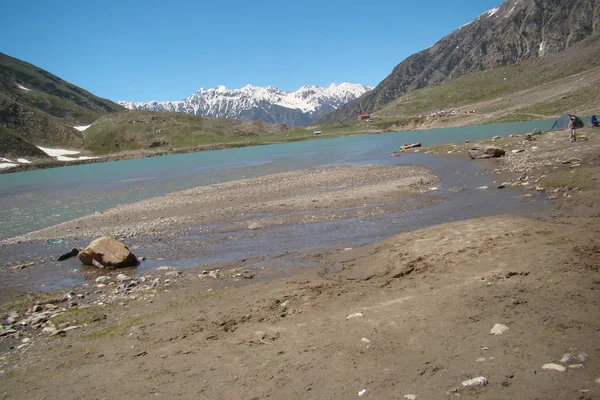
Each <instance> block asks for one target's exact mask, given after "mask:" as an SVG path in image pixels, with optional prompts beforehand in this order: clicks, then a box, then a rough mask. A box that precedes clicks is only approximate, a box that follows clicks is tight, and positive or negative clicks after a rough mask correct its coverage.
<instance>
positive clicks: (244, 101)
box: [119, 82, 372, 125]
mask: <svg viewBox="0 0 600 400" xmlns="http://www.w3.org/2000/svg"><path fill="white" fill-rule="evenodd" d="M370 89H372V88H370V87H368V86H365V85H361V84H355V83H348V82H343V83H341V84H339V85H338V84H335V83H332V84H330V85H329V86H327V87H320V86H314V85H307V86H302V87H300V88H299V89H298V90H296V91H294V92H285V91H283V90H281V89H279V88H277V87H275V86H267V87H261V86H253V85H251V84H248V85H246V86H243V87H241V88H239V89H228V88H226V87H225V86H223V85H220V86H217V87H216V88H214V89H205V88H200V89H199V90H198V91H197V92H196V93H194V94H192V95H190V96H188V97H187V98H186V99H184V100H181V101H164V102H127V101H119V104H121V105H123V106H125V107H127V108H129V109H131V110H151V111H165V112H185V113H189V114H195V115H201V116H209V117H224V118H238V119H246V120H254V119H262V120H265V121H267V122H274V123H285V124H288V125H308V124H310V123H312V122H314V121H315V120H316V119H317V118H319V117H320V116H322V115H324V114H325V113H328V112H330V111H333V110H335V109H337V108H338V107H340V106H341V105H343V104H345V103H347V102H348V101H350V100H353V99H356V98H358V97H359V96H360V95H362V94H363V93H365V92H367V91H368V90H370Z"/></svg>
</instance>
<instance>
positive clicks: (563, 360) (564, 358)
mask: <svg viewBox="0 0 600 400" xmlns="http://www.w3.org/2000/svg"><path fill="white" fill-rule="evenodd" d="M573 360H575V356H574V355H573V354H570V353H566V354H565V355H563V356H562V358H561V359H560V362H561V363H563V364H567V363H570V362H571V361H573Z"/></svg>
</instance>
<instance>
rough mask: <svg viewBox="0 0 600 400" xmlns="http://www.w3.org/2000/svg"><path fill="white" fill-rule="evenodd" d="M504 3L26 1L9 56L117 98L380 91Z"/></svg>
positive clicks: (8, 24) (11, 24) (11, 5)
mask: <svg viewBox="0 0 600 400" xmlns="http://www.w3.org/2000/svg"><path fill="white" fill-rule="evenodd" d="M501 3H502V1H501V0H445V1H443V0H406V1H402V0H395V1H393V0H369V1H356V0H321V1H317V0H305V1H302V2H298V1H285V0H283V1H282V0H280V1H275V0H269V1H260V0H259V1H256V2H251V1H247V0H246V1H240V0H221V1H219V0H216V1H211V2H206V1H198V0H196V1H188V0H179V1H177V2H170V1H165V0H160V1H159V0H144V1H141V0H119V1H115V0H103V1H99V0H89V1H88V0H85V1H84V0H54V1H51V0H19V1H10V2H5V3H4V4H3V5H2V12H1V13H0V51H1V52H3V53H6V54H8V55H10V56H13V57H16V58H19V59H21V60H24V61H27V62H30V63H32V64H35V65H37V66H39V67H41V68H44V69H46V70H48V71H50V72H52V73H53V74H55V75H58V76H59V77H61V78H63V79H65V80H67V81H69V82H72V83H74V84H76V85H78V86H81V87H83V88H84V89H87V90H89V91H91V92H92V93H94V94H96V95H99V96H102V97H106V98H109V99H111V100H132V101H149V100H180V99H183V98H184V97H187V96H188V95H189V94H191V93H193V92H194V91H196V90H197V89H198V88H200V87H205V88H211V87H216V86H218V85H225V86H227V87H229V88H237V87H241V86H244V85H246V84H252V85H257V86H267V85H273V86H277V87H279V88H281V89H284V90H288V91H291V90H296V89H297V88H298V87H300V86H301V85H307V84H313V85H320V86H325V85H329V84H330V83H332V82H336V83H340V82H344V81H347V82H355V83H363V84H366V85H373V86H374V85H377V84H378V83H379V82H380V81H381V80H383V79H384V78H385V77H386V76H387V75H388V74H389V73H390V72H391V71H392V69H393V68H394V67H395V66H396V65H397V64H398V63H400V62H401V61H402V60H404V59H405V58H406V57H408V56H410V55H411V54H413V53H416V52H418V51H420V50H423V49H425V48H427V47H429V46H430V45H432V44H433V43H435V42H436V41H437V40H439V39H441V38H442V37H443V36H445V35H447V34H449V33H450V32H452V31H453V30H455V29H456V28H458V27H459V26H461V25H463V24H465V23H467V22H470V21H472V20H473V19H475V18H476V17H477V16H478V15H479V14H481V13H483V12H485V11H487V10H489V9H492V8H494V7H497V6H498V5H500V4H501Z"/></svg>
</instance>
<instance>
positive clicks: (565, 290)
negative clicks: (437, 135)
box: [0, 130, 600, 399]
mask: <svg viewBox="0 0 600 400" xmlns="http://www.w3.org/2000/svg"><path fill="white" fill-rule="evenodd" d="M583 132H584V133H585V132H586V131H585V130H583ZM561 135H562V136H561ZM587 136H588V140H587V141H582V142H578V143H575V144H570V143H568V139H567V136H566V134H565V133H555V134H547V135H542V136H540V137H537V138H536V140H534V141H533V142H524V140H523V137H518V138H510V139H503V146H506V147H507V148H508V149H509V151H508V155H507V157H505V158H504V159H500V160H497V161H493V162H492V166H493V167H494V168H496V169H497V172H498V177H499V178H498V182H499V183H498V184H500V183H502V182H503V180H502V177H503V175H502V174H503V173H504V172H505V171H507V170H510V171H519V172H521V173H522V179H521V180H517V181H515V182H514V183H519V184H526V185H524V186H525V187H530V188H532V189H536V188H537V190H542V191H545V192H547V193H548V195H549V196H555V197H556V200H555V203H556V204H555V207H554V210H553V213H552V215H551V216H550V217H548V218H545V219H544V220H542V219H528V218H522V217H516V216H511V215H500V216H495V217H490V218H475V219H472V220H467V221H461V222H455V223H451V224H444V225H438V226H435V227H430V228H426V229H421V230H418V231H414V232H409V233H405V234H400V235H397V236H394V237H392V238H390V239H388V240H385V241H383V242H379V243H375V244H371V245H365V246H354V247H353V248H344V249H330V250H326V251H320V252H310V253H304V254H297V255H295V256H294V257H295V260H296V265H298V266H299V267H300V266H302V265H307V264H310V265H316V266H318V268H312V269H308V270H305V271H304V272H302V273H298V274H296V275H294V276H291V277H290V276H288V277H283V278H274V277H273V276H274V275H275V274H274V273H269V270H270V268H269V267H270V266H269V265H265V266H263V267H262V268H254V269H251V270H249V271H243V272H239V271H238V272H236V271H233V272H231V273H230V272H228V273H226V274H218V275H214V273H213V276H216V278H212V277H209V276H208V275H204V274H203V275H201V276H202V277H198V276H197V274H198V273H199V272H200V271H191V272H189V273H188V275H189V278H190V279H185V280H178V281H175V282H173V281H171V282H168V283H167V284H165V285H158V286H154V287H149V288H148V289H147V290H144V291H142V290H140V291H138V292H135V293H130V294H123V293H122V292H121V293H122V294H121V295H120V297H119V296H117V297H118V298H117V297H113V300H114V301H112V302H110V301H106V302H105V303H103V304H104V306H101V305H98V304H97V303H95V304H96V305H94V306H89V307H88V308H81V307H79V308H78V307H74V308H69V309H67V311H66V312H65V313H63V314H61V315H60V316H57V317H56V318H57V319H59V320H60V322H61V323H60V324H59V321H58V320H57V321H56V324H57V325H64V326H68V325H75V324H76V325H81V327H80V328H79V329H74V330H70V331H68V332H67V333H66V334H65V335H64V336H58V335H57V336H52V337H47V336H41V335H40V336H38V335H35V336H33V342H32V344H26V345H24V346H22V347H21V348H20V349H18V348H13V349H11V350H8V351H6V352H5V353H4V355H2V358H0V362H1V363H2V364H1V366H0V368H1V369H2V370H3V373H2V376H1V377H0V393H4V398H27V399H37V398H64V399H80V398H86V399H102V398H106V399H112V398H140V399H141V398H144V399H145V398H149V397H151V396H152V397H158V398H169V399H170V398H200V399H264V398H276V399H280V398H282V399H283V398H285V399H287V398H290V399H296V398H302V399H324V398H327V399H349V398H357V397H359V396H360V394H359V393H362V397H364V398H372V399H404V398H405V396H406V395H409V394H414V395H417V396H418V397H417V398H418V399H440V398H441V399H444V398H467V399H471V398H480V399H563V398H564V399H573V398H575V399H593V398H598V397H600V383H598V381H596V380H597V379H598V378H600V347H599V345H598V332H599V331H600V318H599V317H600V315H599V314H600V313H599V307H598V306H599V301H600V276H599V271H598V268H599V266H600V243H599V242H598V237H600V236H599V234H600V223H599V222H600V221H599V218H600V203H599V201H598V199H600V196H599V194H600V185H599V183H598V177H599V176H600V166H599V158H598V156H599V154H600V151H599V150H600V139H599V138H598V137H597V136H598V135H597V134H596V133H595V131H591V130H589V131H588V132H587ZM460 147H461V145H457V150H456V151H458V152H460V153H459V154H461V156H465V153H464V151H462V150H461V149H460ZM517 147H518V148H521V147H525V148H524V149H523V150H525V151H523V152H520V153H512V151H511V150H512V149H517ZM533 147H537V149H533ZM421 151H427V149H423V150H421ZM447 151H453V150H444V152H447ZM573 154H575V156H576V158H577V159H576V160H575V156H574V155H573ZM372 168H373V170H372V171H371V174H369V173H368V172H366V171H367V170H363V171H365V175H364V176H363V177H357V178H356V179H357V182H356V185H358V187H363V188H364V189H365V190H364V191H363V190H358V191H357V192H356V195H353V193H354V192H353V191H352V190H351V188H352V187H354V186H352V185H354V183H353V184H352V185H350V187H349V188H348V189H343V188H340V189H339V190H342V192H341V193H343V194H344V198H350V199H353V200H348V201H349V204H348V205H352V204H357V203H359V202H360V201H361V200H360V198H362V197H364V196H369V193H371V190H373V193H376V195H374V196H385V194H386V193H394V191H396V190H400V189H399V188H393V187H392V188H389V190H390V191H391V192H389V191H388V188H387V186H386V180H385V179H384V178H383V179H382V180H381V181H379V180H377V178H378V177H379V176H380V175H381V170H380V169H379V168H386V167H372ZM571 171H574V172H571ZM317 172H318V171H313V173H312V175H311V176H310V178H307V180H306V181H300V182H296V185H298V186H301V187H302V185H306V187H305V190H304V191H303V192H302V195H297V196H296V195H294V196H291V195H290V193H288V192H286V190H288V188H289V187H291V186H287V185H286V184H285V183H284V181H283V180H278V181H277V182H273V181H271V182H270V181H269V179H271V178H269V177H265V178H260V179H259V180H257V181H253V182H252V184H247V187H246V188H245V189H244V188H243V186H244V183H243V182H238V183H235V184H234V185H237V186H235V187H227V186H225V185H220V186H221V189H217V188H212V189H211V190H212V191H213V192H214V193H213V192H202V195H203V196H204V195H205V196H207V197H206V198H207V199H209V201H208V204H212V203H211V201H212V202H214V204H221V205H222V206H223V207H226V206H225V205H226V204H228V203H234V204H235V203H236V202H237V201H238V199H237V198H236V197H235V196H234V195H235V194H236V193H238V192H237V191H238V190H242V192H244V190H246V191H247V192H244V193H254V194H252V195H251V196H256V198H257V199H258V198H260V199H262V200H261V201H264V202H265V204H267V203H268V202H269V199H271V201H273V202H274V203H273V204H272V205H270V206H265V207H267V208H269V207H277V206H276V203H278V202H279V201H284V202H286V204H287V201H293V202H294V205H290V207H300V208H301V207H303V206H305V205H306V203H307V202H312V200H313V199H314V198H318V199H319V200H320V201H324V203H325V204H328V205H330V204H331V203H332V202H333V201H334V200H335V195H336V190H337V189H335V186H336V184H335V182H332V181H328V180H327V179H326V178H325V177H323V181H319V180H318V178H317V177H318V176H319V175H318V173H317ZM415 172H418V173H419V174H420V175H421V178H419V179H424V180H423V181H420V182H419V181H417V182H416V186H414V190H416V191H419V190H423V188H425V187H426V186H427V184H429V181H430V180H431V179H432V177H430V176H428V175H427V173H426V171H423V170H421V171H415ZM342 174H343V172H342ZM386 174H391V175H390V176H394V178H393V179H391V180H392V181H395V180H396V179H398V176H397V175H394V172H393V171H392V170H391V169H390V170H387V171H386V173H384V174H383V175H384V176H385V175H386ZM359 175H360V174H359ZM361 176H362V175H361ZM368 176H371V179H372V187H371V186H370V185H365V182H368V181H369V178H368ZM289 177H290V178H293V179H301V177H300V176H299V175H293V174H292V175H290V176H289ZM402 177H404V175H402ZM346 178H348V180H349V181H352V179H354V177H353V176H352V174H351V176H346ZM314 179H317V181H315V180H314ZM402 179H403V178H402ZM406 179H409V178H408V177H406ZM536 180H537V182H536ZM574 180H577V187H573V186H575V185H573V184H572V182H573V181H574ZM426 181H427V182H426ZM506 184H513V182H506ZM271 185H274V186H271ZM266 187H270V188H271V187H275V188H280V189H281V190H282V191H283V195H282V197H281V199H279V198H273V197H272V196H273V195H274V193H277V191H276V190H275V191H274V190H270V192H269V193H268V194H260V192H261V190H262V191H263V192H264V189H265V188H266ZM310 187H313V188H319V187H323V189H324V190H323V191H318V190H317V191H316V192H315V193H306V190H307V189H308V188H310ZM406 187H407V186H406V185H404V186H403V188H402V190H401V191H402V192H404V191H405V190H406ZM195 190H200V189H194V190H192V191H187V192H184V193H182V194H179V195H178V196H180V197H179V198H176V197H166V198H165V199H166V200H165V204H164V207H166V208H168V209H170V210H171V211H173V212H175V210H177V209H178V206H177V204H182V205H181V207H182V208H181V209H182V210H187V211H189V210H190V209H191V208H189V209H188V208H186V207H192V208H193V207H197V206H198V204H197V203H195V201H196V200H194V199H195V198H196V195H198V194H200V192H196V191H195ZM218 190H221V191H222V192H218ZM344 190H346V191H344ZM414 190H413V191H414ZM490 190H491V189H490ZM254 191H256V192H254ZM219 193H220V194H219ZM286 194H287V195H286ZM261 196H264V198H263V197H261ZM182 199H188V200H189V201H190V202H189V203H188V202H187V201H184V200H182ZM321 199H323V200H321ZM171 200H172V201H173V202H174V203H173V205H175V207H174V208H170V207H169V204H170V203H169V202H170V201H171ZM371 200H373V199H371ZM144 204H145V205H144ZM150 206H151V207H152V208H153V207H155V206H157V204H150V203H142V204H141V205H136V206H132V208H123V209H122V210H127V213H125V214H122V215H123V216H125V215H136V216H137V215H138V214H134V213H136V212H138V211H139V212H141V210H144V209H145V207H150ZM136 207H139V208H136ZM215 207H216V206H215ZM161 212H162V211H161ZM129 213H131V214H129ZM223 213H224V214H223V215H221V214H219V213H216V214H215V215H216V216H217V217H215V218H221V217H224V215H225V214H227V212H226V211H223ZM158 214H160V213H157V215H158ZM181 215H183V214H181ZM181 215H179V214H178V215H165V217H167V218H172V219H169V221H178V219H177V218H179V217H181ZM211 215H212V214H211ZM94 218H98V219H97V220H96V219H95V220H93V221H94V224H97V223H98V224H102V223H106V225H102V226H103V227H108V226H109V225H110V224H112V223H117V225H118V216H117V215H116V214H115V215H113V214H111V213H110V212H109V213H107V215H106V216H105V219H103V218H102V216H96V217H94ZM194 218H195V217H192V219H191V220H189V221H188V220H186V221H185V223H194V222H195V221H196V220H195V219H194ZM199 218H200V217H199ZM201 218H204V217H201ZM86 221H92V220H91V219H89V220H85V219H84V220H82V221H79V222H78V224H81V225H79V226H80V229H84V230H85V229H90V232H93V227H92V226H91V225H90V226H87V225H85V223H87V222H86ZM246 222H247V221H245V222H244V223H246ZM176 225H177V224H175V225H174V226H176ZM66 227H67V225H64V226H61V227H59V228H53V229H57V230H54V231H52V230H51V231H46V232H45V233H40V234H39V235H40V236H39V238H42V237H46V236H45V235H46V234H48V235H49V236H51V235H54V234H57V233H59V232H66V230H64V229H65V228H66ZM114 229H115V230H117V231H118V229H119V227H118V226H116V227H115V228H114ZM144 229H145V228H144ZM63 230H64V231H63ZM245 262H246V261H242V260H240V261H238V262H236V263H234V264H237V265H235V266H237V267H238V268H240V269H243V268H244V267H245V265H246V264H245ZM215 267H218V266H213V268H215ZM203 268H207V267H203ZM207 269H208V268H207ZM238 273H239V274H242V275H238ZM244 276H245V277H246V278H244ZM269 277H270V278H269ZM163 282H164V281H163ZM115 287H116V285H113V286H110V285H109V286H107V287H105V288H102V289H101V290H102V291H103V292H104V293H107V292H108V291H111V290H114V288H115ZM111 288H112V289H111ZM83 290H88V291H91V292H93V290H92V288H87V289H83ZM105 291H106V292H105ZM111 293H112V292H111ZM98 296H100V295H98ZM90 297H92V298H93V294H92V295H90ZM63 304H64V303H63ZM14 307H17V306H16V305H15V306H14ZM17 311H19V312H21V313H22V312H23V309H17ZM358 313H360V314H358ZM498 323H499V324H503V325H506V326H507V327H508V328H509V329H508V331H506V332H504V333H503V334H502V335H491V334H490V330H491V329H492V327H493V326H494V325H495V324H498ZM29 335H30V334H29ZM2 340H3V341H4V344H5V345H6V344H11V343H12V344H13V345H14V346H17V345H18V344H19V340H20V339H19V338H15V336H14V335H13V336H9V337H6V338H4V339H2ZM565 353H570V354H573V355H574V357H575V359H572V360H569V361H566V360H565V362H564V363H561V358H562V357H563V355H564V354H565ZM577 356H580V357H581V361H579V360H577V359H576V357H577ZM547 363H556V364H561V365H563V366H564V367H565V368H566V371H564V372H558V371H552V370H544V369H543V368H542V366H543V365H544V364H547ZM577 364H580V365H577ZM570 365H571V366H575V365H577V367H572V368H570V367H569V366H570ZM479 376H483V377H485V378H487V380H488V381H489V384H488V385H486V386H483V387H477V388H463V387H461V382H462V381H465V380H467V379H469V378H474V377H479ZM364 390H366V391H364Z"/></svg>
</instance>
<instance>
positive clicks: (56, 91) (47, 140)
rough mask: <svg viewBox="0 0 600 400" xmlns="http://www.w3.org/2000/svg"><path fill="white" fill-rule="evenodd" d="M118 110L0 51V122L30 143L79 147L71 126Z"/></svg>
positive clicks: (104, 100) (79, 144) (108, 103)
mask: <svg viewBox="0 0 600 400" xmlns="http://www.w3.org/2000/svg"><path fill="white" fill-rule="evenodd" d="M19 85H20V86H22V87H25V88H26V89H28V90H25V89H23V88H21V87H19ZM122 110H124V108H123V107H121V106H120V105H118V104H116V103H113V102H111V101H109V100H106V99H102V98H100V97H97V96H94V95H93V94H91V93H89V92H87V91H86V90H83V89H81V88H79V87H77V86H75V85H73V84H71V83H68V82H66V81H64V80H62V79H60V78H59V77H57V76H55V75H53V74H51V73H49V72H48V71H44V70H43V69H41V68H38V67H36V66H34V65H32V64H29V63H26V62H23V61H21V60H18V59H16V58H13V57H10V56H7V55H5V54H2V53H0V125H3V126H5V127H6V128H9V129H10V130H12V131H13V132H16V133H19V134H21V135H22V136H23V137H24V138H26V139H27V140H29V141H31V142H33V143H36V144H46V145H65V146H71V147H78V146H81V145H82V144H83V137H82V135H81V134H80V133H79V132H78V131H76V130H75V129H73V126H74V125H86V124H89V123H91V122H93V121H94V120H96V119H97V118H99V117H100V116H102V115H105V114H107V113H112V112H116V111H122Z"/></svg>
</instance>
